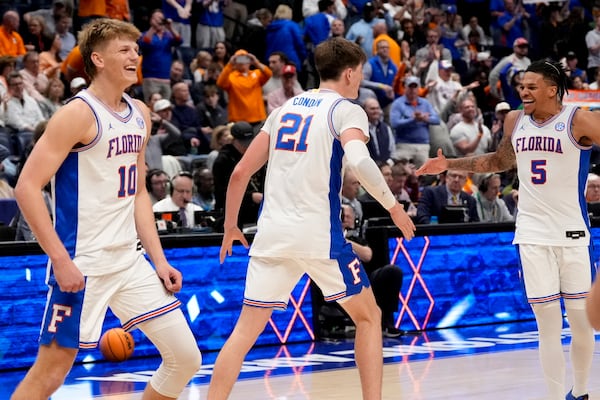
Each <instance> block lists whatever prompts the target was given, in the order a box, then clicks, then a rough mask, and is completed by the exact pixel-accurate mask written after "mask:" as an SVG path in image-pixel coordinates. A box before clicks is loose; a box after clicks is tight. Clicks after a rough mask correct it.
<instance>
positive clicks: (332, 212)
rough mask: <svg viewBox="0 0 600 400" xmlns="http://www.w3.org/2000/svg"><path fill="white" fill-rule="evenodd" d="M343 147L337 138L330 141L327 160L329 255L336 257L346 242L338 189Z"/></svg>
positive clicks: (339, 188) (340, 185) (340, 177)
mask: <svg viewBox="0 0 600 400" xmlns="http://www.w3.org/2000/svg"><path fill="white" fill-rule="evenodd" d="M343 157H344V149H342V144H341V143H340V141H339V140H334V141H333V143H332V151H331V160H330V161H329V170H330V171H331V173H330V175H329V194H328V196H329V226H331V231H330V238H329V239H330V240H329V242H330V246H331V247H330V248H329V257H330V258H332V259H333V258H337V256H338V255H339V254H340V250H341V248H342V246H343V245H344V244H345V243H346V239H345V238H344V232H343V229H342V218H341V215H342V205H341V202H340V191H341V190H342V158H343Z"/></svg>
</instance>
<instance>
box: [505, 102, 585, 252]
mask: <svg viewBox="0 0 600 400" xmlns="http://www.w3.org/2000/svg"><path fill="white" fill-rule="evenodd" d="M576 110H577V108H576V107H574V106H563V108H562V110H561V112H560V113H559V114H557V115H555V116H554V117H552V118H551V119H550V120H548V121H545V122H544V123H543V124H538V123H537V122H535V121H534V120H533V119H532V118H531V116H529V115H524V114H523V113H521V115H520V116H519V118H518V120H517V122H516V124H515V128H514V130H513V132H512V138H511V141H512V145H513V148H514V151H515V154H516V157H517V171H518V175H519V205H518V208H519V211H518V214H517V222H516V231H515V239H514V243H527V244H539V245H548V246H587V245H588V244H589V243H590V228H589V218H588V215H587V207H586V202H585V184H586V179H587V174H588V170H589V161H590V154H591V147H590V146H582V145H580V144H578V143H577V141H576V140H575V139H574V138H573V134H572V132H571V124H572V122H573V115H574V114H575V111H576Z"/></svg>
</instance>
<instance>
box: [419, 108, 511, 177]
mask: <svg viewBox="0 0 600 400" xmlns="http://www.w3.org/2000/svg"><path fill="white" fill-rule="evenodd" d="M519 113H520V111H511V112H510V113H508V115H507V116H506V120H505V121H504V136H503V137H502V140H501V141H500V143H499V144H498V149H497V150H496V151H495V152H494V153H487V154H482V155H477V156H472V157H463V158H452V159H447V158H446V157H445V156H444V155H443V154H442V150H441V149H439V150H438V152H437V157H436V158H430V159H429V160H427V161H426V162H425V164H423V165H422V166H421V168H419V169H418V170H417V171H416V173H417V175H433V174H439V173H440V172H443V171H446V170H447V169H459V170H463V171H469V172H500V171H506V170H508V169H511V168H514V167H515V166H516V158H515V152H514V149H513V147H512V143H511V142H510V138H511V136H512V131H513V129H514V126H515V123H516V121H517V119H518V117H519Z"/></svg>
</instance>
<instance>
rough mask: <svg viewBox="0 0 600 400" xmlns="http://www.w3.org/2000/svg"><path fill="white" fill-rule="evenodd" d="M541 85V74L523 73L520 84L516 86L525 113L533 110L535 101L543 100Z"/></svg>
mask: <svg viewBox="0 0 600 400" xmlns="http://www.w3.org/2000/svg"><path fill="white" fill-rule="evenodd" d="M543 87H545V85H544V79H543V77H542V75H540V74H537V73H535V72H526V73H525V76H524V77H523V80H522V81H521V85H519V86H518V87H517V88H518V90H519V95H520V96H521V101H522V102H523V111H524V112H525V114H532V113H533V112H534V111H535V107H536V103H537V102H538V101H540V100H541V101H543V97H542V92H543V89H542V88H543Z"/></svg>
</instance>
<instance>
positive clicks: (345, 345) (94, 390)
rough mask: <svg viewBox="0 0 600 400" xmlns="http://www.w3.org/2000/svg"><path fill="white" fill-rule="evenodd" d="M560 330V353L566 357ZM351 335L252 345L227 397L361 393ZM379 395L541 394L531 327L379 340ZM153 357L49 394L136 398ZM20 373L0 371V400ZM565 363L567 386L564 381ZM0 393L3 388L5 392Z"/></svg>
mask: <svg viewBox="0 0 600 400" xmlns="http://www.w3.org/2000/svg"><path fill="white" fill-rule="evenodd" d="M569 340H570V335H569V331H568V329H565V331H564V342H563V343H564V344H565V346H564V351H565V356H566V358H567V360H568V357H569V348H568V342H569ZM352 345H353V343H352V341H350V340H343V341H337V342H316V343H302V344H295V345H288V346H281V347H265V348H260V349H255V350H253V351H252V352H251V353H250V354H249V355H248V357H247V358H246V360H247V361H246V362H245V363H244V368H243V371H242V373H241V375H240V379H239V380H238V382H237V383H236V385H235V387H234V390H233V393H232V395H231V397H230V399H231V400H267V399H273V400H301V399H310V400H338V399H339V400H353V399H357V400H358V399H361V395H360V384H359V380H358V372H357V370H356V368H355V367H354V363H353V360H352ZM215 357H216V354H214V353H207V354H205V355H204V361H203V366H202V368H201V370H200V371H199V372H198V373H197V374H196V376H195V377H194V378H193V379H192V382H191V383H190V385H188V387H186V389H185V391H184V393H183V394H182V396H181V397H180V399H187V400H200V399H205V398H206V391H207V387H208V381H209V380H210V372H211V370H212V365H213V364H212V363H213V362H214V358H215ZM384 359H385V365H384V384H383V398H384V399H385V400H392V399H393V400H404V399H410V400H425V399H426V400H437V399H439V400H442V399H443V400H454V399H457V400H458V399H461V400H463V399H465V400H475V399H482V398H485V399H487V400H500V399H502V400H507V399H508V400H512V399H514V400H545V399H546V398H547V397H545V396H546V391H545V384H544V381H543V376H542V373H541V370H540V367H539V360H538V352H537V333H536V332H535V325H534V324H533V323H532V322H525V323H513V324H508V325H493V326H485V327H478V328H468V329H460V330H440V331H430V332H427V333H424V334H421V335H419V336H407V337H403V338H401V339H386V340H385V341H384ZM158 362H159V361H158V360H157V359H154V358H152V359H139V360H129V361H127V362H124V363H121V364H111V363H95V364H88V365H85V364H84V365H80V366H76V367H75V368H74V369H73V371H72V373H71V374H70V376H69V378H68V380H67V382H66V384H65V386H63V387H62V388H61V389H60V390H59V392H57V393H56V394H55V395H54V396H53V397H52V400H67V399H68V400H74V399H76V400H88V399H105V400H139V399H141V391H142V390H143V387H144V384H145V381H146V380H147V379H148V377H149V376H150V374H151V373H152V370H153V369H154V368H156V366H157V364H158ZM599 372H600V336H597V342H596V354H595V356H594V361H593V367H592V372H591V375H590V376H591V379H590V385H589V389H590V399H600V378H597V377H598V376H599ZM23 373H24V371H18V372H15V373H9V374H0V391H1V393H2V394H0V400H4V399H8V393H10V387H11V386H12V387H14V384H16V382H17V381H18V379H20V377H22V375H23ZM570 382H571V379H570V363H569V362H567V385H568V386H570ZM5 391H6V392H8V393H5Z"/></svg>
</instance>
